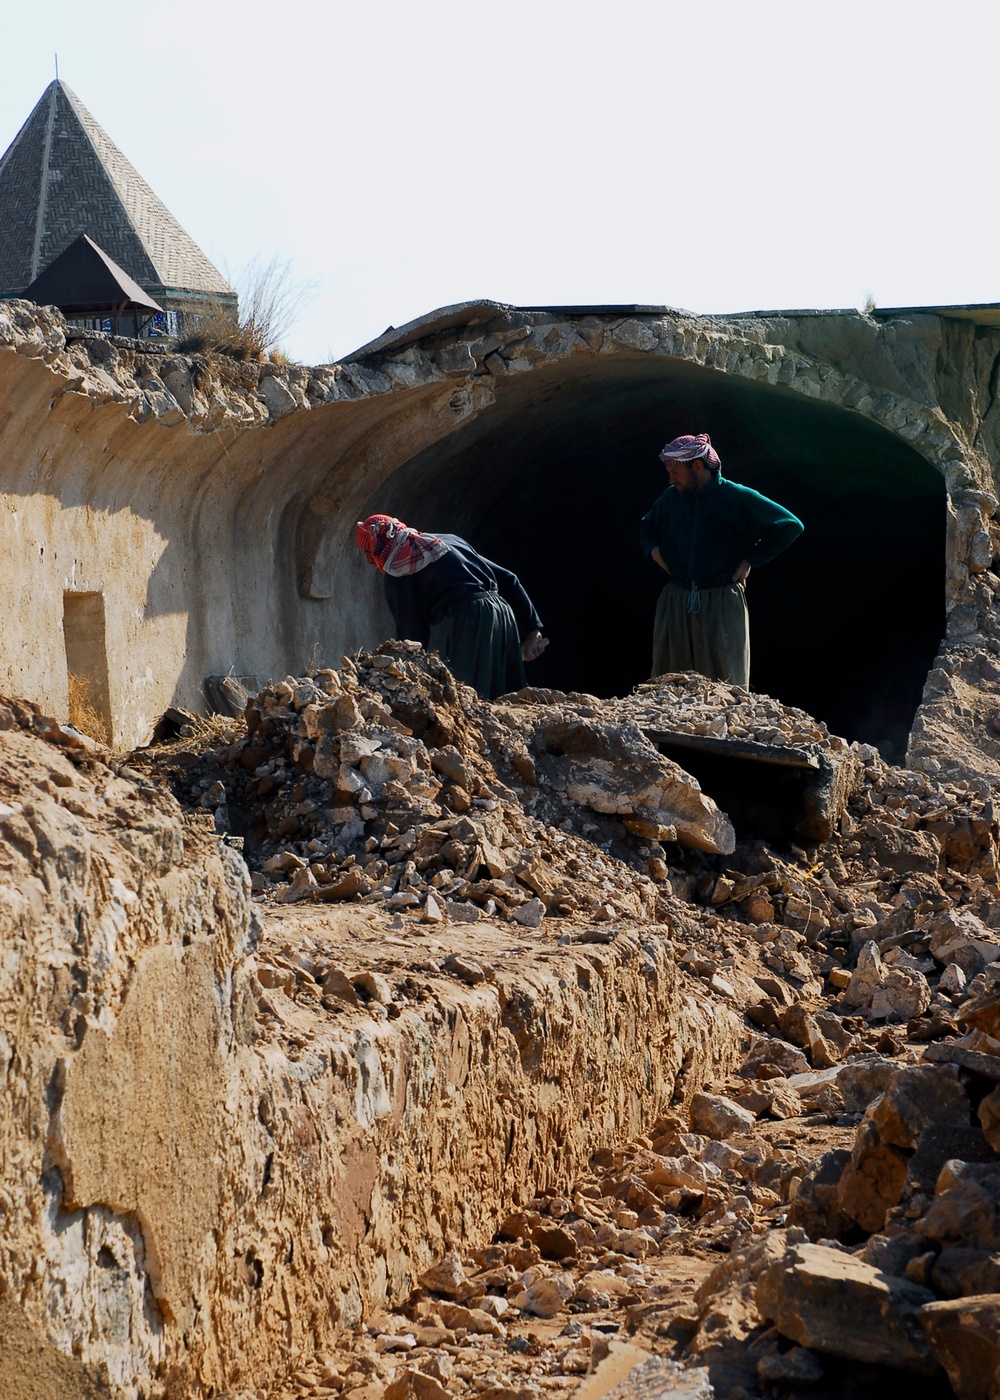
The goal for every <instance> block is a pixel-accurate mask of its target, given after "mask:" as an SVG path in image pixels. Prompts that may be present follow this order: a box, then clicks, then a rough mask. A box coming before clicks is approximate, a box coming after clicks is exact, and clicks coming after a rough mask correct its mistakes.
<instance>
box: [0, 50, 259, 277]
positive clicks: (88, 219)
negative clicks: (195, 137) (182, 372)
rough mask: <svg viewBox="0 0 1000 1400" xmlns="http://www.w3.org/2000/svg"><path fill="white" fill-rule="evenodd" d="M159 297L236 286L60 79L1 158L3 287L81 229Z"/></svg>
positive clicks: (42, 264)
mask: <svg viewBox="0 0 1000 1400" xmlns="http://www.w3.org/2000/svg"><path fill="white" fill-rule="evenodd" d="M84 233H85V234H87V235H89V237H90V238H91V239H93V240H94V242H96V243H98V244H99V245H100V246H101V248H103V249H105V250H106V251H107V253H108V255H109V256H110V257H111V258H112V259H113V260H114V261H115V262H116V263H118V264H119V265H120V266H121V267H122V268H123V269H124V270H125V272H127V273H128V275H129V276H130V277H132V278H134V280H135V281H136V282H138V283H139V285H140V286H141V287H143V288H144V289H145V290H146V291H147V292H149V293H150V294H152V295H154V296H162V295H163V294H164V293H166V292H169V291H180V292H185V291H186V292H195V293H200V294H202V295H208V296H224V297H231V296H233V295H234V293H233V289H232V287H230V286H229V284H228V282H227V281H226V279H225V278H224V277H223V276H222V274H221V273H220V272H219V271H218V269H217V268H215V267H213V265H212V263H210V262H209V260H208V258H206V256H205V254H204V253H203V252H202V251H201V249H200V248H199V247H198V245H197V244H196V243H195V241H194V239H192V238H191V237H190V235H189V234H187V233H185V231H184V229H182V228H181V226H180V224H179V223H178V222H177V220H176V219H175V218H174V216H173V215H172V214H171V213H170V211H169V209H167V207H166V206H165V205H164V204H163V203H162V201H161V200H160V199H159V198H158V197H157V196H156V195H155V194H154V193H153V191H152V190H151V189H150V187H149V186H148V185H147V184H146V182H145V180H144V179H143V178H142V176H141V175H140V174H139V172H138V171H137V170H136V169H135V167H134V166H133V165H132V164H131V163H130V162H129V161H128V160H127V159H126V158H125V156H124V155H122V153H121V151H120V150H119V149H118V147H117V146H116V145H115V143H114V142H113V141H112V140H111V137H110V136H109V135H108V134H107V132H106V131H105V130H104V128H103V127H102V126H100V124H99V123H98V122H96V121H95V120H94V118H93V117H92V116H91V114H90V113H89V112H88V111H87V109H86V107H85V106H84V105H83V103H82V102H81V101H80V99H79V98H78V97H77V96H76V95H75V93H73V92H71V91H70V89H69V88H68V87H67V86H66V84H65V83H64V82H61V81H60V80H59V79H58V78H57V79H56V80H55V81H54V82H51V83H50V84H49V85H48V87H47V88H46V89H45V92H44V93H43V94H42V96H41V98H40V100H39V102H38V103H37V105H36V107H35V109H34V111H33V112H32V113H31V115H30V116H29V118H28V120H27V121H26V122H25V124H24V126H22V128H21V130H20V131H19V132H18V134H17V135H16V136H15V137H14V140H13V142H12V143H11V145H10V146H9V148H8V149H7V151H6V153H5V154H4V156H3V158H2V159H0V296H18V295H20V293H21V292H22V291H23V290H24V289H25V288H26V287H27V286H28V285H29V283H31V282H33V281H34V279H35V278H36V277H37V276H38V274H39V273H40V272H41V271H42V270H43V269H44V268H46V267H48V266H49V264H50V263H52V262H53V260H54V259H55V258H56V257H58V256H59V254H60V253H62V252H63V251H64V250H65V249H66V248H68V247H69V245H70V244H71V243H72V242H73V241H74V240H75V239H77V238H78V237H79V236H80V235H81V234H84Z"/></svg>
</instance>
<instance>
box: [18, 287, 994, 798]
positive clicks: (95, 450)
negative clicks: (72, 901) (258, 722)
mask: <svg viewBox="0 0 1000 1400" xmlns="http://www.w3.org/2000/svg"><path fill="white" fill-rule="evenodd" d="M998 361H1000V333H998V332H997V331H996V330H990V329H987V328H983V327H977V326H975V325H973V324H971V323H966V322H958V321H951V320H946V319H943V318H940V317H937V316H913V317H910V318H906V319H900V318H897V319H896V320H893V321H889V322H887V323H880V322H878V321H876V320H873V319H871V318H870V317H867V316H864V315H861V314H859V313H853V312H852V313H829V314H815V313H801V314H789V315H771V316H748V317H739V318H729V319H708V318H699V317H693V316H690V315H687V314H685V313H681V312H671V311H664V310H648V311H638V312H634V313H633V314H626V313H622V312H619V311H616V310H614V309H608V310H603V311H601V310H597V311H587V310H579V309H576V310H572V309H571V310H553V311H537V310H535V311H526V310H519V309H517V308H511V307H502V306H498V305H495V304H492V303H473V304H469V305H466V306H462V307H458V308H452V309H450V310H448V311H445V312H440V313H435V314H434V315H433V316H430V317H427V318H424V319H423V320H422V321H420V322H416V323H413V324H412V325H411V326H409V327H406V328H403V330H401V331H397V332H392V333H390V334H388V335H387V336H386V337H383V338H382V340H381V341H380V342H375V343H374V344H373V345H372V346H369V347H366V348H365V350H364V351H362V352H359V353H358V354H357V355H356V356H354V357H352V360H351V362H349V363H345V364H341V365H335V366H326V367H322V368H320V369H304V368H299V367H283V366H282V367H279V366H271V365H255V364H239V363H235V362H224V361H213V362H211V363H208V362H205V361H204V360H198V359H194V360H185V359H181V358H179V357H165V356H161V355H157V354H155V353H147V352H143V351H140V350H139V349H137V348H135V347H134V346H129V345H123V344H120V343H119V344H111V343H109V342H108V341H107V340H104V339H102V338H92V339H89V340H88V339H75V340H71V341H67V336H66V330H65V326H64V323H63V322H62V320H61V318H60V317H59V316H58V314H57V313H55V312H53V311H46V310H42V309H40V308H37V307H34V306H31V305H30V304H27V303H23V302H7V303H3V304H0V503H2V513H0V551H2V557H3V559H4V563H5V568H4V571H3V575H2V578H3V582H2V583H0V589H2V601H3V607H4V614H5V623H4V627H3V628H2V630H0V689H3V690H8V691H11V692H13V693H16V694H20V695H24V696H26V697H28V698H30V699H33V700H35V701H37V702H38V703H40V704H41V705H43V706H44V707H45V708H46V709H48V710H51V711H54V712H56V713H57V714H65V713H66V709H67V705H68V697H67V664H66V644H65V635H64V617H65V616H70V626H71V627H72V625H74V624H73V621H72V608H71V614H69V615H67V614H65V613H64V608H65V606H66V600H65V597H64V595H65V594H67V593H69V594H71V595H72V594H77V595H80V594H82V595H98V596H99V597H102V598H103V619H104V637H103V645H104V646H105V647H106V653H107V695H108V709H109V712H110V719H111V723H112V728H113V737H114V740H115V742H116V743H118V744H122V745H128V744H132V743H135V742H138V741H141V740H142V739H143V738H144V737H145V735H146V734H147V733H148V732H149V729H150V728H151V726H152V724H153V723H154V722H155V720H156V719H157V717H158V716H159V715H160V714H161V713H162V711H163V710H164V709H165V708H166V707H167V706H168V705H169V704H171V703H179V704H182V705H185V706H187V707H190V708H196V709H197V708H202V707H203V703H204V702H203V697H202V691H201V687H202V683H203V679H204V677H205V676H206V675H207V674H212V673H219V672H225V671H228V670H230V668H232V669H234V670H235V671H236V673H237V674H256V675H259V676H261V677H267V676H274V675H277V674H283V673H284V672H286V671H301V670H302V669H303V668H304V667H305V666H307V665H308V664H309V662H310V660H311V659H312V658H313V657H314V656H315V657H316V658H318V659H320V660H323V661H328V660H330V659H336V657H337V656H339V654H340V653H341V652H343V651H345V650H349V649H352V648H355V647H357V646H359V645H362V644H366V643H369V642H372V641H374V640H376V639H377V638H378V636H379V635H384V634H385V633H386V632H387V631H388V622H387V618H386V615H385V613H384V609H383V605H382V603H381V600H380V598H379V593H378V590H377V589H373V587H372V579H371V577H370V576H369V574H368V571H367V569H366V567H365V566H364V564H363V562H362V560H361V558H360V556H359V555H358V554H357V552H356V551H355V549H354V547H353V531H352V527H353V522H354V520H355V519H357V518H358V516H359V515H361V514H363V513H364V512H365V511H366V510H368V509H370V508H372V507H378V506H380V505H381V506H385V505H386V504H389V503H391V504H392V505H393V506H394V508H395V509H396V510H397V511H398V513H401V514H402V513H403V512H404V510H406V509H409V508H410V505H411V504H412V505H413V506H414V508H415V509H418V510H419V509H420V506H421V505H423V506H425V507H426V512H427V515H426V517H425V520H422V521H420V522H418V523H428V524H431V523H434V522H433V520H432V519H431V517H434V516H435V515H437V516H440V515H441V513H442V507H443V506H444V505H447V506H448V507H449V509H450V511H451V519H452V521H453V524H452V528H455V529H458V530H460V531H461V530H464V529H469V530H471V529H472V528H473V527H476V526H477V525H478V528H479V529H480V530H482V529H483V528H484V527H485V526H486V525H488V523H489V520H490V518H491V516H492V515H493V514H495V512H496V509H497V504H496V503H497V501H498V500H499V501H502V500H507V499H509V497H510V494H511V492H512V491H514V492H517V491H518V490H522V491H525V492H526V493H528V494H530V483H528V484H527V485H525V483H523V482H521V481H519V479H518V474H517V469H516V467H517V463H516V456H512V459H511V465H510V469H509V471H508V473H507V475H506V476H504V475H503V474H500V473H498V472H496V471H492V472H491V473H490V474H489V475H488V476H483V475H482V473H480V474H479V475H478V476H477V472H476V466H475V457H474V456H470V450H471V449H470V444H471V445H472V447H474V446H475V443H476V441H477V435H478V438H479V440H481V439H482V435H483V434H488V433H493V435H494V441H497V440H502V439H503V436H504V435H509V437H510V438H511V440H512V441H516V438H517V434H518V433H520V432H523V431H524V425H525V424H526V423H530V422H535V423H536V424H537V423H544V422H545V421H546V415H548V418H549V420H554V418H555V417H556V416H558V414H559V412H560V411H561V410H560V403H561V402H563V401H571V402H575V403H577V404H579V403H588V402H589V403H593V402H594V401H595V400H596V399H600V400H601V401H602V402H609V403H610V402H612V401H618V402H620V403H621V404H622V405H623V409H622V411H623V412H624V413H626V414H627V412H628V405H629V402H630V401H631V400H630V396H631V399H634V400H635V401H636V402H638V401H640V400H641V401H642V402H644V403H645V404H646V405H647V408H648V405H649V404H650V403H653V404H654V406H655V403H656V398H657V395H660V394H662V395H663V396H664V398H665V399H669V398H670V395H673V401H677V396H678V394H679V393H682V392H683V389H684V386H685V383H686V382H693V381H691V380H690V376H700V377H701V380H700V382H702V383H704V382H706V381H708V380H710V381H711V383H712V384H713V385H717V386H718V388H717V390H713V392H717V393H718V394H721V395H723V396H724V395H725V393H726V390H727V386H731V387H732V388H734V389H735V387H736V386H737V385H744V386H756V387H757V388H758V389H759V391H760V392H761V393H764V394H766V393H768V392H769V393H770V394H771V395H772V396H773V399H774V402H777V401H778V400H779V399H781V400H789V401H790V400H792V399H794V400H796V401H798V402H808V403H809V404H811V405H813V406H814V407H815V412H816V414H817V420H816V421H817V425H818V431H819V430H822V429H823V424H824V423H825V422H826V421H827V420H826V419H824V418H822V415H824V414H825V415H827V416H829V415H830V414H831V413H833V414H840V415H848V416H850V418H851V420H852V422H853V423H854V424H856V425H857V424H860V425H862V426H863V425H865V424H867V425H869V426H870V432H871V441H872V442H874V441H875V439H876V438H877V437H879V436H883V437H884V435H886V434H888V435H891V437H892V438H893V439H895V440H896V441H897V442H898V443H900V444H905V445H906V447H907V448H908V449H910V450H911V452H912V454H913V461H914V462H918V460H922V461H923V462H926V463H929V464H930V466H931V467H932V468H934V469H935V470H936V471H937V472H939V473H940V474H941V477H942V479H943V481H944V483H945V486H946V488H947V492H948V546H947V561H946V565H947V567H946V571H945V572H946V579H945V587H946V605H947V611H948V623H947V637H946V644H945V647H944V650H943V652H942V655H941V657H940V658H939V660H940V661H943V663H944V664H943V665H939V667H938V668H937V669H938V671H939V672H940V673H941V675H946V674H949V668H950V671H954V670H955V667H958V669H959V670H960V671H961V670H962V668H963V667H964V671H963V677H964V678H962V679H961V683H962V684H963V685H964V684H966V683H968V684H970V685H972V686H973V687H978V688H979V689H980V690H983V688H984V687H985V689H986V690H989V689H990V687H991V686H993V685H994V682H995V678H994V677H993V676H992V673H991V672H990V668H989V665H984V663H983V662H982V661H980V662H979V663H978V670H977V671H976V674H975V675H972V674H971V672H970V673H969V674H968V675H965V672H969V663H968V656H967V655H966V653H969V655H971V653H972V652H973V651H974V652H976V654H977V655H979V656H980V657H982V656H985V655H993V656H995V655H996V654H997V652H998V651H1000V645H998V643H997V640H996V636H995V632H994V622H993V616H994V611H995V591H996V588H997V586H998V583H997V577H996V575H995V573H994V572H993V563H994V559H995V558H996V556H997V554H998V551H1000V534H998V529H997V525H996V523H995V521H994V514H995V512H996V508H997V501H996V488H995V485H994V480H995V475H994V471H995V465H996V463H997V462H998V461H1000V445H998V440H997V413H998V409H997V406H996V404H995V403H994V394H993V383H994V380H995V373H996V365H997V363H998ZM685 376H688V377H689V379H688V380H685ZM567 396H568V400H567ZM643 396H645V397H643ZM821 419H822V421H821ZM678 430H683V429H678ZM525 504H526V508H527V507H530V499H528V496H527V495H526V500H525ZM72 601H73V600H72V598H71V599H70V604H71V605H72ZM78 641H79V639H78ZM79 644H80V645H84V646H92V645H93V646H98V647H99V646H100V645H101V638H100V636H96V637H94V636H92V635H91V634H90V633H87V634H86V635H85V636H84V637H83V641H82V642H79ZM949 657H951V658H952V660H951V661H949V660H948V658H949ZM998 676H1000V671H998ZM949 684H950V685H951V687H952V690H954V684H953V683H952V682H949ZM935 685H936V686H937V689H935V688H934V686H935ZM944 685H945V683H944V681H942V680H941V678H940V676H939V677H938V679H937V681H936V682H934V685H932V688H931V691H930V692H928V695H927V697H926V699H927V704H925V708H924V712H922V715H921V717H920V719H919V720H918V725H917V732H918V735H920V736H921V739H920V744H921V745H922V748H921V747H920V745H918V748H920V752H922V753H925V754H926V755H929V756H930V757H931V758H933V755H934V754H935V753H938V751H939V750H941V745H940V744H939V743H938V740H937V739H936V738H935V733H936V732H937V731H936V730H935V731H934V733H932V729H933V728H934V725H933V724H931V723H930V720H929V718H928V717H929V716H930V717H931V718H932V719H934V724H937V722H938V720H943V718H945V715H944V711H943V710H942V709H941V707H942V705H943V706H944V710H947V712H948V714H947V719H948V722H949V723H951V722H953V721H954V720H955V714H956V713H957V711H958V710H960V709H961V708H962V705H961V704H959V705H958V706H956V705H955V704H954V703H951V702H952V701H953V700H954V698H955V697H954V696H953V695H952V696H949V694H948V693H947V686H945V689H944V690H942V689H941V687H942V686H944ZM927 705H929V706H930V709H929V710H928V708H927ZM966 708H967V707H966ZM935 716H936V718H934V717H935ZM959 720H961V716H960V715H959ZM981 747H982V746H981ZM914 752H915V753H916V750H915V751H914ZM941 752H942V753H943V750H941ZM985 752H986V754H987V757H988V759H989V762H990V763H993V762H994V757H993V755H992V751H990V750H989V745H987V746H986V750H985ZM918 756H919V755H918ZM939 756H940V755H939ZM997 772H998V773H1000V764H998V765H997Z"/></svg>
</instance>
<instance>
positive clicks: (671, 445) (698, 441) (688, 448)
mask: <svg viewBox="0 0 1000 1400" xmlns="http://www.w3.org/2000/svg"><path fill="white" fill-rule="evenodd" d="M660 456H661V458H662V459H663V460H664V461H671V462H694V461H697V460H698V458H700V457H704V459H705V460H706V462H707V463H708V465H709V466H710V467H713V468H715V469H718V468H719V467H721V466H722V462H721V461H720V459H719V454H718V453H717V452H716V450H715V448H714V447H713V446H712V441H711V439H710V438H709V436H708V433H686V434H685V435H684V436H683V437H675V438H673V439H672V440H671V441H670V442H668V443H667V445H666V447H664V448H662V449H661V451H660Z"/></svg>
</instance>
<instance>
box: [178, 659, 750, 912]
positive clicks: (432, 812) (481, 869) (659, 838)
mask: <svg viewBox="0 0 1000 1400" xmlns="http://www.w3.org/2000/svg"><path fill="white" fill-rule="evenodd" d="M573 698H574V697H567V700H572V699H573ZM586 699H587V700H588V701H589V702H590V703H588V704H577V705H575V706H574V705H571V704H565V705H562V706H560V705H551V704H550V705H545V706H543V705H540V704H536V705H524V704H521V705H518V706H516V707H512V709H511V713H516V722H509V721H508V720H507V718H506V715H507V712H506V711H505V710H504V709H503V707H491V706H488V705H484V704H482V703H481V702H479V701H478V700H477V699H476V697H475V695H474V694H473V693H472V692H471V691H469V690H468V689H467V688H465V687H459V686H458V685H457V684H456V682H455V681H454V679H453V678H452V676H451V675H450V673H449V672H448V671H447V669H446V668H445V667H444V665H443V664H442V663H441V662H440V661H439V660H438V659H437V658H436V657H434V656H428V655H427V654H426V653H424V652H422V651H421V650H420V648H419V647H417V646H415V645H414V644H411V643H405V642H403V643H399V642H392V643H386V644H385V645H383V646H382V647H379V648H378V649H377V650H376V651H375V652H372V653H367V654H366V653H362V654H361V655H359V656H358V657H356V658H353V659H349V660H345V662H344V663H343V665H342V666H341V668H340V669H339V670H337V671H330V670H327V671H320V672H318V673H316V674H315V675H314V676H312V677H308V678H303V679H295V678H289V679H288V680H286V681H283V682H281V683H279V684H277V685H274V686H270V687H268V688H267V689H265V690H263V691H262V692H261V693H260V694H259V695H257V696H255V697H254V698H253V699H251V701H250V702H249V704H248V706H247V709H246V733H245V735H244V736H242V737H241V738H239V739H238V740H237V741H236V742H235V743H233V744H231V745H227V746H225V747H224V748H221V747H220V748H218V749H215V750H212V751H210V752H208V753H204V752H203V753H199V754H197V755H195V754H192V755H190V756H189V757H188V758H185V757H184V755H183V754H181V755H177V754H172V755H170V757H169V763H170V764H172V765H173V767H174V771H175V777H176V782H175V786H176V788H177V791H178V795H179V796H180V797H181V798H182V800H184V801H185V802H186V803H187V804H188V805H189V806H190V805H195V806H196V807H198V808H200V809H204V810H207V811H209V812H211V813H212V814H213V818H214V821H215V824H216V828H217V829H218V830H220V831H222V832H229V833H230V834H231V835H232V836H233V837H234V839H236V840H237V841H239V840H242V842H243V849H244V853H245V855H246V858H247V860H248V863H249V864H250V865H251V868H252V869H253V871H254V877H253V878H254V887H255V889H256V890H257V891H258V892H259V893H261V894H264V895H267V896H268V897H272V898H276V899H278V900H280V901H283V902H295V901H298V900H302V899H309V900H321V901H328V900H345V899H368V900H370V901H372V902H380V903H383V904H385V905H386V906H387V907H388V908H389V909H390V910H393V911H403V910H417V909H419V911H420V914H421V917H423V918H425V919H427V920H429V921H436V920H439V919H441V918H442V917H445V916H447V917H449V918H452V919H456V920H464V921H467V922H474V921H475V920H476V919H478V918H480V917H484V916H489V917H496V918H501V919H515V920H517V921H519V922H522V923H525V924H529V925H532V926H537V925H538V923H539V922H540V921H541V919H542V918H544V917H545V916H546V915H552V914H554V915H557V916H561V917H567V916H570V915H572V914H575V913H578V912H579V913H583V914H585V915H586V916H587V917H590V918H596V919H602V918H603V919H610V918H614V917H616V916H619V915H625V916H627V915H632V916H635V917H640V916H644V917H653V916H654V915H655V913H656V904H657V897H658V893H659V892H660V891H662V890H663V888H664V887H665V882H666V881H667V878H668V869H667V864H666V860H665V851H664V846H663V842H665V841H670V842H673V841H677V842H680V843H681V844H682V845H685V846H686V847H688V848H689V849H693V850H701V851H707V852H718V851H725V850H732V849H733V846H734V844H735V838H734V835H733V831H732V827H731V825H730V823H729V821H728V819H727V818H726V817H725V815H724V814H723V813H721V812H720V811H719V810H718V808H717V807H716V805H715V803H714V802H713V801H712V800H711V799H710V798H709V797H707V796H706V795H705V794H704V793H703V792H702V791H701V789H700V787H699V785H698V783H697V782H696V780H695V779H694V778H692V777H691V776H690V775H689V774H687V773H685V772H684V771H683V770H682V769H681V768H679V767H678V765H677V764H676V763H673V762H672V761H671V760H670V759H668V758H666V757H664V756H663V755H662V754H660V753H659V752H658V751H657V749H656V748H655V747H654V745H653V744H652V743H651V742H650V741H649V740H648V739H646V738H645V736H644V735H643V734H642V732H641V731H640V730H639V729H638V728H637V727H636V726H635V724H634V723H631V722H629V721H628V720H626V719H624V718H622V719H617V718H612V719H610V720H609V719H607V718H605V717H604V716H603V715H602V713H601V702H599V701H597V700H595V699H593V698H592V697H586Z"/></svg>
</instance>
